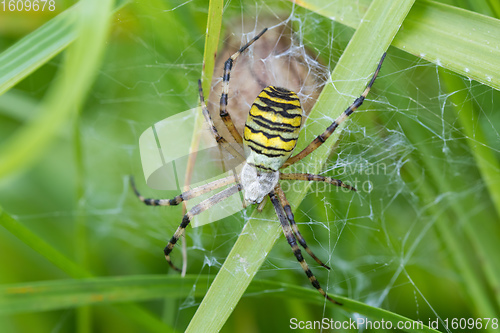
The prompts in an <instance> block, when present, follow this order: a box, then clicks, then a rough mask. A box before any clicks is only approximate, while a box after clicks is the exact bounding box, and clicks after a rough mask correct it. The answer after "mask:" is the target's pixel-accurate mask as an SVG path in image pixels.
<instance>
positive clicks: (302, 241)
mask: <svg viewBox="0 0 500 333" xmlns="http://www.w3.org/2000/svg"><path fill="white" fill-rule="evenodd" d="M275 190H276V193H277V194H278V197H279V199H280V201H281V205H282V206H283V209H284V210H285V214H286V217H287V218H288V221H289V222H290V226H291V227H292V230H293V233H294V234H295V237H296V238H297V240H298V242H299V244H300V245H301V246H302V247H303V248H304V250H306V252H307V253H309V255H310V256H311V258H313V259H314V260H316V262H317V263H318V264H320V265H321V266H323V267H325V268H326V269H330V267H328V266H327V265H325V264H324V263H323V262H322V261H321V260H319V259H318V257H316V255H315V254H314V253H313V252H312V251H311V249H310V248H309V246H307V243H306V240H305V239H304V237H302V234H301V233H300V231H299V227H298V225H297V223H295V217H294V216H293V212H292V208H291V207H290V203H289V202H288V199H287V198H286V196H285V192H283V190H282V189H281V186H279V184H278V185H277V186H276V188H275Z"/></svg>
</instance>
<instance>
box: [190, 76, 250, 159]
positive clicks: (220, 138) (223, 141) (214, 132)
mask: <svg viewBox="0 0 500 333" xmlns="http://www.w3.org/2000/svg"><path fill="white" fill-rule="evenodd" d="M198 90H199V93H200V103H201V109H202V111H203V116H204V117H205V120H206V122H207V123H208V126H209V127H210V130H211V131H212V135H213V136H214V138H215V141H217V143H218V144H219V145H221V146H222V147H223V148H224V149H226V150H227V151H228V152H229V153H230V154H231V155H233V156H234V157H235V158H238V159H240V160H242V159H243V156H241V154H240V153H239V152H238V151H237V150H236V149H234V148H233V146H231V145H230V144H229V142H227V140H226V139H224V137H223V136H222V135H220V134H219V131H217V128H216V127H215V125H214V123H213V121H212V118H211V117H210V113H209V112H208V109H207V105H206V104H205V97H203V89H202V87H201V80H198Z"/></svg>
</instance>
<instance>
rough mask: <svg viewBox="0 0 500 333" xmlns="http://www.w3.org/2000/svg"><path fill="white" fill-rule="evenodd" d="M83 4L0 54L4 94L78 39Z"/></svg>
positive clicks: (0, 90) (0, 71) (72, 8)
mask: <svg viewBox="0 0 500 333" xmlns="http://www.w3.org/2000/svg"><path fill="white" fill-rule="evenodd" d="M80 7H81V6H80V5H79V4H77V5H74V6H73V7H71V8H69V9H67V10H65V11H64V12H62V13H61V14H59V15H57V16H56V17H54V18H53V19H52V20H50V21H49V22H47V23H46V24H44V25H43V26H42V27H40V28H39V29H37V30H35V31H34V32H32V33H31V34H29V35H27V36H26V37H24V38H22V39H21V40H19V41H18V42H17V43H16V44H14V45H13V46H11V47H10V48H9V49H7V50H5V51H4V52H2V53H1V54H0V95H2V94H3V93H5V92H6V91H7V90H9V89H10V88H12V87H13V86H14V85H15V84H17V83H18V82H19V81H21V80H22V79H24V78H25V77H26V76H28V75H29V74H31V73H33V72H34V71H35V70H36V69H38V68H39V67H40V66H42V65H43V64H45V63H47V61H49V60H50V59H52V58H53V57H54V56H55V55H57V54H59V53H60V52H61V51H62V50H64V49H65V48H66V47H67V46H68V45H69V44H70V43H71V42H72V41H73V40H74V39H75V38H76V32H75V29H74V25H75V21H76V17H77V14H78V10H79V9H80Z"/></svg>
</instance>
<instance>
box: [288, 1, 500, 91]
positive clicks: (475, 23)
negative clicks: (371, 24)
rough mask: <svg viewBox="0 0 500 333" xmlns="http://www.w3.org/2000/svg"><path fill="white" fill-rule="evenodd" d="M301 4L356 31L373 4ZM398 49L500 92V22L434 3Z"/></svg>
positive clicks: (414, 15)
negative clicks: (355, 5)
mask: <svg viewBox="0 0 500 333" xmlns="http://www.w3.org/2000/svg"><path fill="white" fill-rule="evenodd" d="M296 3H297V4H299V5H300V6H303V7H304V8H307V9H310V10H312V11H314V12H317V13H318V14H321V15H323V16H325V17H328V18H331V19H332V20H334V21H338V22H340V23H342V24H345V25H347V26H350V27H352V28H357V27H358V25H359V24H360V22H361V18H362V15H363V14H364V12H365V11H366V8H368V5H369V3H370V1H369V0H360V1H359V4H357V6H358V9H359V10H351V6H350V4H351V1H350V0H338V1H329V0H301V1H296ZM392 45H393V46H395V47H397V48H399V49H401V50H403V51H406V52H409V53H411V54H413V55H416V56H417V57H420V58H422V59H425V60H428V61H430V62H433V63H435V64H438V65H440V66H442V67H444V68H447V69H450V70H452V71H454V72H456V73H459V74H462V75H464V76H467V77H469V78H471V79H474V80H476V81H478V82H481V83H483V84H486V85H488V86H490V87H493V88H495V89H498V90H500V20H498V19H495V18H492V17H488V16H485V15H481V14H478V13H474V12H471V11H467V10H464V9H461V8H457V7H453V6H449V5H445V4H442V3H438V2H432V1H425V0H423V1H418V2H416V3H415V6H413V8H412V10H411V11H410V13H408V17H407V18H406V20H405V22H404V25H403V28H402V29H401V30H400V31H399V32H398V34H397V35H396V37H395V38H394V41H393V43H392Z"/></svg>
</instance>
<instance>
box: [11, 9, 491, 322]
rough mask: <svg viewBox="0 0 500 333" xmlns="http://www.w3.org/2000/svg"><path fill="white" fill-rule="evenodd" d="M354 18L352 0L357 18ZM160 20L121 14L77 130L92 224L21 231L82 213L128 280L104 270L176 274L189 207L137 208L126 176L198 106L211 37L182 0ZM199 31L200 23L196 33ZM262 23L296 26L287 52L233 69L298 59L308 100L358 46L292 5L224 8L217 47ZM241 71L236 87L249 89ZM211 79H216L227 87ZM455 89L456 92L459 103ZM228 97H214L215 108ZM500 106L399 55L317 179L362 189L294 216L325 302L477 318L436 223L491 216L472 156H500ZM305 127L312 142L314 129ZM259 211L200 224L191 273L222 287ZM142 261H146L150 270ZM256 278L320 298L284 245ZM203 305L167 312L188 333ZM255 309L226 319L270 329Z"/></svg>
mask: <svg viewBox="0 0 500 333" xmlns="http://www.w3.org/2000/svg"><path fill="white" fill-rule="evenodd" d="M356 6H357V5H356V2H353V10H356ZM158 8H164V7H163V5H161V6H160V5H158V4H156V5H146V4H134V8H132V9H125V10H122V11H121V12H120V14H119V15H118V20H117V21H116V22H115V25H114V28H113V35H112V37H111V39H112V40H114V41H115V43H113V44H112V45H110V47H109V49H108V53H107V55H106V60H105V63H104V65H103V68H102V70H101V72H100V74H99V77H98V79H97V83H96V85H95V86H94V88H93V90H92V91H91V99H90V101H89V108H88V111H87V112H86V113H85V114H84V117H83V120H82V135H83V137H84V146H85V147H87V148H86V149H87V151H88V156H87V159H86V165H85V167H86V170H88V183H87V184H86V185H85V203H84V204H83V206H84V207H85V208H84V209H83V212H82V211H80V210H72V209H68V210H60V209H59V208H57V207H51V206H50V205H49V207H48V208H46V210H45V211H41V212H38V213H33V214H28V215H24V216H20V217H21V218H22V219H24V220H25V221H36V222H38V221H46V220H48V219H51V220H52V221H55V222H56V224H57V223H62V222H63V221H64V219H65V218H67V217H68V216H78V215H80V214H83V215H85V216H86V217H87V218H88V219H89V220H91V221H92V222H91V223H90V226H91V228H92V232H93V236H92V237H93V242H96V243H100V242H103V241H105V240H106V239H114V242H116V244H115V245H114V246H116V247H117V248H120V250H117V251H119V252H120V253H124V252H123V251H125V250H123V248H125V247H127V248H128V251H129V252H127V255H126V256H128V257H132V258H133V259H132V261H134V262H135V264H134V265H133V266H132V267H131V268H123V267H124V266H127V264H126V263H127V261H126V259H125V258H120V259H118V260H117V262H115V263H113V264H111V265H110V267H109V268H108V273H109V274H119V273H120V274H125V273H127V274H148V273H155V272H166V271H167V270H168V268H167V265H166V264H164V263H163V262H161V263H158V261H159V260H162V253H161V251H162V248H163V247H164V246H165V244H166V241H167V240H168V239H170V237H171V235H172V234H173V233H174V231H175V230H176V228H177V226H178V225H179V223H180V222H181V218H182V212H181V209H180V208H173V207H162V208H159V209H153V208H148V207H142V208H141V207H140V206H138V205H137V204H136V199H135V198H133V197H132V195H131V191H130V188H129V187H128V185H127V177H126V176H127V175H128V174H130V173H133V174H135V175H136V177H137V176H139V175H142V174H143V169H142V165H141V163H140V157H139V156H140V153H139V145H138V139H139V137H140V136H141V134H142V133H143V132H144V131H145V130H146V129H148V128H150V127H151V126H152V125H153V124H155V123H157V122H158V121H161V120H162V119H165V118H168V117H171V116H174V115H176V114H178V113H180V112H182V111H185V110H189V109H191V108H193V107H195V106H196V105H197V103H198V96H197V82H196V81H197V79H198V78H199V76H200V73H201V68H202V63H201V59H202V52H203V45H204V31H205V28H204V23H198V22H197V21H196V19H199V20H201V22H204V21H203V20H204V17H206V15H207V13H206V10H205V8H206V5H205V4H203V5H202V4H201V3H200V2H198V1H187V2H175V3H172V4H171V7H170V9H169V8H165V10H158ZM171 18H175V19H176V20H177V22H175V24H174V23H172V31H171V32H170V33H168V36H163V35H162V34H160V33H159V31H164V30H162V29H165V28H167V27H168V25H167V24H166V23H165V22H166V19H171ZM202 18H203V19H202ZM191 22H196V23H193V25H194V26H195V28H193V27H192V26H190V24H192V23H191ZM262 22H266V23H267V22H276V23H273V24H272V26H273V27H274V28H275V29H279V28H280V27H283V26H284V25H285V24H286V25H288V26H289V27H290V28H291V29H293V33H291V34H290V35H291V39H290V43H291V44H290V46H289V47H288V48H287V49H286V50H285V51H284V52H281V51H280V52H279V54H280V55H279V56H278V55H276V56H270V58H268V59H267V60H265V59H264V60H262V59H261V58H260V57H258V55H257V54H256V53H254V52H253V51H252V48H250V49H249V50H248V52H247V54H246V55H245V57H247V60H245V59H243V58H242V59H241V61H240V59H239V60H238V62H237V63H236V65H235V67H236V68H237V67H238V66H240V65H244V64H245V63H246V62H247V61H255V60H257V62H259V61H264V65H265V62H266V61H268V62H271V61H275V60H276V59H278V61H280V60H279V59H280V58H281V59H283V58H286V57H288V58H290V57H297V58H300V59H302V63H303V65H304V66H305V68H307V69H308V71H306V77H312V76H314V80H312V81H309V83H308V84H309V85H310V86H311V87H310V88H307V89H305V88H304V89H299V90H298V92H299V93H303V92H305V93H303V94H302V95H301V98H302V99H304V98H306V99H307V98H313V97H311V94H314V91H318V90H320V89H321V87H322V85H323V84H324V82H325V80H326V78H327V77H326V75H325V74H322V73H325V72H330V71H331V70H332V69H333V68H334V67H335V64H336V62H337V60H338V58H339V57H340V56H341V54H342V52H343V50H344V48H345V46H346V45H347V43H348V42H349V39H350V38H351V36H352V33H353V30H352V29H351V28H348V27H345V26H343V25H342V24H339V23H336V22H333V21H331V20H328V19H327V18H324V17H321V16H319V15H317V14H314V13H311V12H309V11H306V10H304V9H302V8H300V7H298V6H294V5H293V4H291V3H282V2H268V1H266V2H264V1H257V2H256V3H255V4H252V5H248V4H244V3H240V2H236V1H230V2H227V3H226V4H225V8H224V24H225V27H226V31H225V33H226V35H225V36H226V37H224V38H222V46H221V49H223V48H224V47H226V46H227V45H229V44H230V43H233V42H234V41H235V40H236V41H239V42H240V45H241V44H243V43H245V42H246V41H248V40H249V39H250V38H251V37H253V36H254V35H256V34H257V33H258V32H259V31H260V29H261V26H262ZM177 35H178V36H182V37H178V36H177ZM160 36H161V37H162V38H160ZM163 37H164V38H163ZM184 37H185V38H184ZM124 52H127V56H126V57H124V56H123V55H122V54H123V53H124ZM284 55H285V56H284ZM274 58H276V59H274ZM236 68H235V71H234V72H233V73H232V74H233V76H232V78H231V80H232V82H233V81H234V82H239V81H238V80H239V79H238V78H237V77H238V76H237V70H236ZM285 71H286V67H284V68H282V69H280V71H279V73H273V74H272V75H270V76H269V77H268V79H269V80H270V81H271V83H274V82H275V81H279V80H280V76H279V74H284V73H285ZM213 80H214V82H215V83H219V82H220V81H221V79H220V77H214V79H213ZM450 80H451V81H453V82H456V83H457V84H458V85H459V86H460V88H453V90H450V88H449V84H448V82H449V81H450ZM303 81H305V79H304V80H303ZM274 84H279V83H274ZM218 91H219V90H218V89H215V90H214V92H213V93H212V98H215V100H217V97H218V95H217V94H218ZM311 91H312V92H311ZM360 93H361V92H360ZM236 95H237V96H239V95H238V93H236ZM214 96H215V97H214ZM461 96H465V97H464V98H462V97H461ZM356 97H357V96H352V99H353V100H354V98H356ZM499 98H500V95H499V93H498V91H495V90H494V89H492V88H490V87H488V86H484V85H481V84H479V83H477V82H475V81H471V80H469V79H467V78H464V77H461V76H458V75H456V74H453V73H450V72H447V71H445V70H443V69H442V68H440V67H439V66H438V65H436V64H432V63H428V62H426V61H424V60H422V59H420V58H417V57H414V56H411V55H409V54H407V53H405V52H403V51H400V50H398V49H396V48H393V47H391V48H390V49H389V51H388V56H387V59H386V60H385V63H384V65H383V67H382V71H381V73H380V75H379V77H378V79H377V80H376V82H375V85H374V86H373V89H372V91H371V92H370V94H369V96H368V98H367V100H366V102H365V103H364V104H363V106H362V107H361V108H360V109H359V110H357V111H356V112H355V113H354V114H353V115H352V116H351V117H350V119H349V120H348V121H347V126H346V127H345V128H344V129H343V133H342V136H341V139H340V140H339V143H338V146H337V147H336V149H335V151H334V152H333V153H332V155H331V156H330V159H329V160H328V161H327V163H326V167H325V168H324V170H323V171H322V172H321V174H322V175H327V176H331V177H334V178H339V179H342V180H343V181H344V182H346V183H348V184H352V185H353V186H355V187H356V188H357V189H358V192H356V193H352V192H346V191H344V190H343V189H339V188H336V187H333V186H327V185H325V184H320V183H315V184H312V185H311V187H310V189H309V192H308V193H307V195H306V197H305V199H304V201H303V202H302V204H301V205H300V206H299V207H294V208H295V209H296V210H295V218H296V221H297V223H298V225H299V228H300V230H301V232H302V234H303V235H304V238H305V239H306V240H307V242H308V245H309V246H310V247H311V249H312V250H313V252H314V253H315V254H316V255H317V256H318V257H319V258H320V259H322V260H323V261H325V262H326V264H328V265H330V266H331V267H332V271H330V272H328V271H326V270H324V269H322V268H321V267H318V266H317V265H316V264H315V263H314V261H313V260H311V259H310V258H309V257H307V256H305V259H306V261H308V263H309V265H310V266H311V268H312V270H313V272H314V274H315V275H316V277H317V278H318V281H319V282H320V284H321V285H322V286H323V287H324V288H325V289H326V290H328V292H329V293H333V294H338V295H343V296H346V297H348V298H351V299H354V300H357V301H360V302H364V303H367V304H369V305H372V306H375V307H382V308H385V309H388V310H390V311H392V312H395V313H398V314H401V315H404V316H407V317H409V318H412V319H415V320H422V321H423V323H424V324H426V325H427V324H428V323H429V319H431V320H435V319H439V320H444V319H446V318H453V317H465V318H467V317H473V318H477V317H478V316H480V314H481V313H480V312H479V310H478V309H477V308H475V306H474V305H475V303H474V302H473V301H472V302H471V301H470V298H469V297H468V296H467V288H466V287H464V282H463V280H462V278H463V277H462V275H461V274H462V273H461V271H460V270H459V269H458V268H457V266H456V263H455V261H454V259H453V256H454V253H452V252H450V249H449V247H448V246H447V242H446V240H445V238H446V235H443V229H442V227H439V225H443V222H442V221H445V222H446V224H445V225H446V226H448V227H451V228H452V230H451V232H452V235H454V237H456V238H457V240H459V241H465V242H466V243H465V244H469V243H467V242H468V241H469V240H468V239H467V235H466V233H467V230H468V229H467V228H468V227H467V225H468V223H469V222H471V221H475V220H488V219H489V220H490V221H491V220H492V219H493V220H494V219H495V217H494V216H496V212H495V210H494V207H493V205H492V203H491V199H490V198H489V194H488V188H487V184H485V182H484V181H483V179H482V178H481V174H480V171H479V170H478V165H477V161H476V159H475V157H474V151H475V148H474V147H475V146H480V147H482V148H484V149H486V150H487V151H488V152H489V153H490V154H492V155H493V156H494V157H496V158H498V157H499V152H500V134H499V128H500V125H499V124H500V115H499V114H498V112H497V113H496V114H495V112H494V110H495V106H497V105H499V103H500V100H499ZM211 101H212V99H211ZM469 107H472V109H473V119H471V122H472V136H471V135H469V134H467V133H466V131H464V124H463V123H462V122H461V121H460V120H459V118H460V117H459V116H460V113H461V112H465V110H466V109H467V108H469ZM209 108H210V109H211V111H212V112H213V111H214V110H215V111H217V106H216V105H214V104H213V103H209ZM243 119H244V118H243ZM318 121H321V122H322V124H323V123H324V124H325V127H326V126H327V125H329V124H330V123H331V121H333V119H332V117H331V115H328V114H324V115H323V117H322V118H320V119H319V120H318ZM240 126H241V125H240ZM219 128H220V127H219ZM302 130H303V131H308V126H305V127H304V128H303V129H302ZM479 131H481V134H480V133H479ZM317 134H319V133H317ZM476 134H477V135H478V136H479V134H480V135H481V138H479V137H476ZM471 142H472V145H470V144H471ZM110 156H111V157H113V158H112V159H110ZM311 160H312V162H310V163H314V159H313V158H312V159H311ZM305 167H306V169H305V170H294V171H295V172H307V163H306V164H305ZM498 171H500V170H497V172H498ZM137 178H139V177H137ZM179 178H182V177H180V176H179ZM138 185H139V187H140V190H141V191H142V192H144V193H143V194H144V195H145V196H148V197H158V198H171V197H173V196H174V195H176V194H178V192H177V191H159V190H153V189H150V188H147V187H146V185H145V181H144V180H143V179H138ZM181 187H182V186H181V185H179V188H181ZM283 188H284V190H285V191H293V190H294V186H293V182H283ZM457 205H458V206H459V207H458V208H457ZM219 209H220V208H219ZM222 209H224V208H222ZM252 211H253V208H248V209H246V210H242V211H239V212H237V213H234V214H232V215H230V216H229V217H226V218H224V219H222V220H219V221H216V222H215V221H211V222H214V223H209V224H207V225H204V226H202V227H198V228H190V227H189V228H188V229H187V235H186V242H187V254H188V256H189V261H188V273H190V274H199V275H200V276H201V275H202V274H216V273H217V271H218V270H219V268H220V267H221V266H222V264H223V262H224V260H225V258H226V256H227V254H228V253H229V250H230V249H231V247H232V245H233V244H234V242H235V240H236V239H237V237H238V235H239V233H240V231H241V229H242V227H243V225H244V224H245V222H246V221H247V220H248V219H249V216H250V215H251V212H252ZM457 212H459V213H460V214H461V215H460V216H459V217H457V216H456V215H455V214H456V213H457ZM492 216H493V217H492ZM68 246H69V245H68ZM180 250H181V247H180V246H177V247H176V248H175V250H174V251H173V253H172V258H173V260H174V262H176V263H177V264H180V262H181V259H182V255H181V251H180ZM112 252H113V251H111V253H112ZM134 252H135V253H136V254H134ZM465 253H466V255H467V257H469V258H475V256H476V254H475V252H474V251H473V250H471V249H465ZM107 256H108V255H104V258H103V259H102V261H103V262H106V263H111V262H113V260H114V258H113V259H112V258H111V255H109V257H107ZM122 256H124V255H122ZM143 258H147V259H145V263H144V264H141V263H140V262H141V260H142V259H143ZM157 258H160V259H159V260H157ZM472 261H473V262H474V260H472ZM152 262H153V263H152ZM152 267H153V268H152ZM475 268H476V267H471V269H475ZM257 278H259V279H270V280H276V281H280V282H287V283H290V284H293V285H300V286H304V287H306V288H311V289H314V288H313V287H312V286H311V285H310V284H309V282H308V279H307V278H306V276H305V275H304V273H303V271H302V269H301V267H300V265H299V264H298V263H297V261H296V259H295V257H294V256H293V253H292V252H291V250H290V247H289V245H288V244H287V242H286V240H285V239H284V238H283V237H282V238H281V239H280V240H279V241H278V242H277V244H276V246H275V247H274V249H273V251H272V252H271V253H270V254H269V255H268V257H267V259H266V261H265V263H264V265H263V267H262V268H261V269H260V271H259V273H258V275H257ZM193 288H194V286H193ZM193 295H194V290H193ZM193 295H191V296H190V297H187V298H186V299H183V300H181V301H179V302H178V303H175V304H174V305H173V306H174V307H175V309H176V311H175V313H176V315H175V318H174V319H173V325H174V327H175V328H177V329H179V330H183V329H184V328H185V327H186V325H187V323H188V322H189V319H190V318H191V317H192V313H193V311H194V309H196V307H197V305H199V301H200V299H198V298H195V297H194V296H193ZM252 296H253V297H250V298H248V299H247V298H243V300H242V301H241V309H238V308H237V309H236V310H235V313H234V314H233V317H232V318H234V320H235V321H236V320H238V319H241V318H242V316H243V315H242V313H243V312H245V311H248V309H249V308H253V310H252V311H250V312H251V313H252V314H253V315H255V316H257V315H258V316H261V317H259V318H264V319H263V320H262V322H260V320H257V319H255V318H254V321H255V322H260V326H258V328H256V329H257V330H259V331H266V330H269V331H271V330H272V325H269V326H266V325H264V324H263V322H266V320H268V321H271V319H270V318H271V317H269V314H267V313H266V312H269V311H273V310H269V309H270V307H271V305H273V304H275V303H273V301H272V300H271V301H269V302H270V303H269V304H271V305H269V307H266V306H263V307H262V309H255V306H256V305H257V304H261V303H262V302H263V300H266V294H265V292H262V293H260V294H259V293H258V294H253V295H252ZM318 297H319V295H318ZM450 300H452V302H450ZM291 304H292V303H291ZM304 304H305V303H304ZM239 307H240V306H239ZM304 307H305V305H304V306H302V307H301V306H298V305H297V303H293V304H292V305H289V309H287V311H286V314H284V315H282V316H281V317H279V318H281V319H283V320H286V318H290V316H292V317H295V318H297V319H298V320H321V318H323V317H328V318H330V317H335V318H336V319H337V320H348V318H353V319H355V318H357V315H356V314H352V313H349V312H344V311H341V313H339V311H337V312H335V313H334V312H333V311H332V310H330V309H329V306H328V304H326V306H324V307H323V308H321V311H320V313H312V312H309V311H306V312H305V313H304V312H303V311H302V309H304ZM296 309H297V310H296ZM266 316H267V317H266ZM266 318H267V319H266ZM231 320H233V319H231ZM248 320H251V318H250V319H248ZM230 325H231V324H229V326H230ZM254 325H258V324H256V323H254ZM279 325H280V326H278V328H277V329H278V330H282V331H287V330H288V325H289V323H288V321H282V322H280V324H279ZM256 327H257V326H256ZM225 329H227V331H229V330H230V328H225ZM363 330H365V329H364V328H361V329H360V331H363ZM366 331H370V330H369V329H368V330H366ZM449 331H454V330H451V329H450V330H449ZM471 331H472V330H471Z"/></svg>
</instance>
